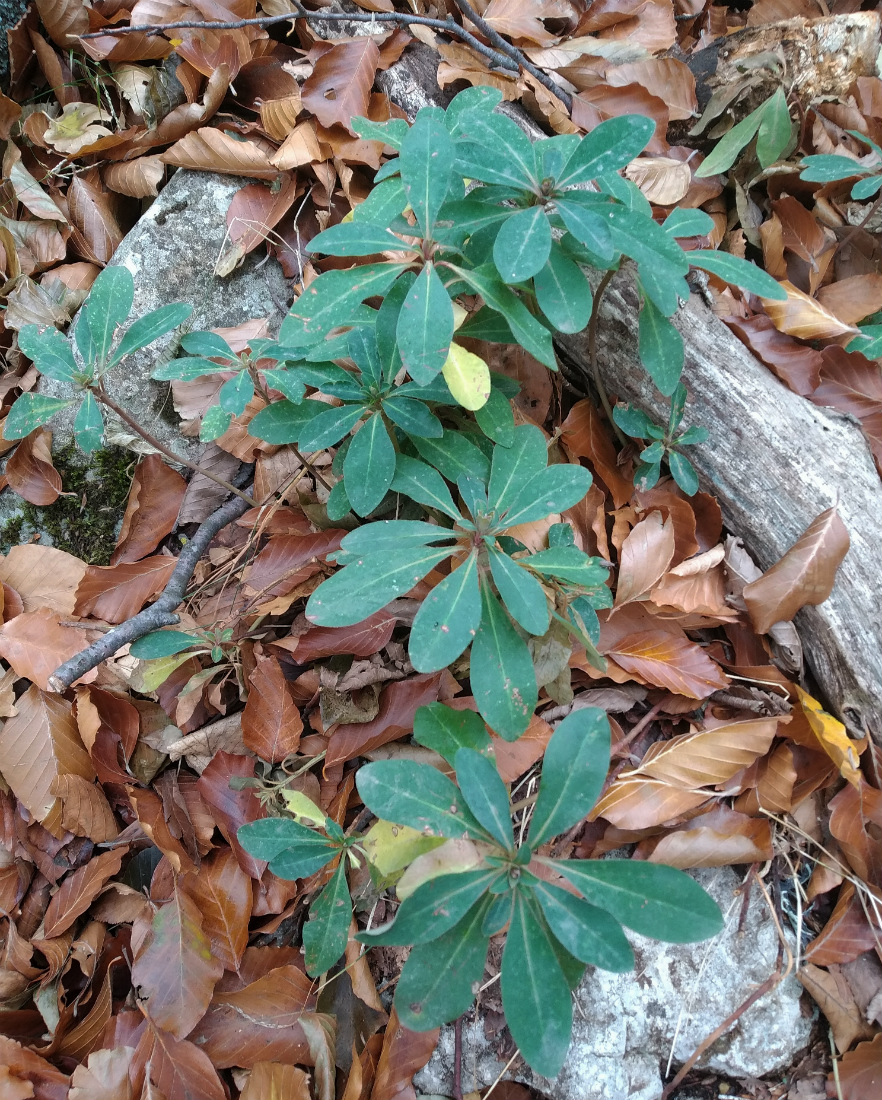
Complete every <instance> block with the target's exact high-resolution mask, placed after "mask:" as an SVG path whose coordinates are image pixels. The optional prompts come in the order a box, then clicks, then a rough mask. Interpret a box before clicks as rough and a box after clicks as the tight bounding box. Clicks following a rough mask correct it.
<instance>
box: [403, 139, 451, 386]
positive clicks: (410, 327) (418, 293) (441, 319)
mask: <svg viewBox="0 0 882 1100" xmlns="http://www.w3.org/2000/svg"><path fill="white" fill-rule="evenodd" d="M445 133H446V131H445ZM397 335H398V350H399V352H400V353H401V359H402V362H403V363H404V365H405V367H407V370H408V373H409V374H410V376H411V378H413V380H414V381H415V382H417V383H419V385H421V386H424V385H426V384H427V383H428V382H431V381H432V379H433V378H434V377H435V375H436V374H437V373H438V372H439V371H440V370H441V368H442V367H443V366H444V361H445V359H446V358H447V353H448V350H449V348H450V341H451V339H452V338H453V302H451V300H450V296H449V294H448V293H447V291H446V290H445V289H444V284H443V283H442V282H441V280H440V278H439V277H438V272H437V271H436V270H435V265H434V264H431V263H427V264H426V265H425V266H424V267H423V270H422V271H421V272H420V273H419V275H418V276H417V280H416V282H415V283H414V284H413V286H412V287H411V288H410V290H409V291H408V293H407V297H406V298H405V299H404V304H403V305H402V307H401V312H400V313H399V314H398V329H397Z"/></svg>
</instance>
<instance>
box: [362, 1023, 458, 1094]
mask: <svg viewBox="0 0 882 1100" xmlns="http://www.w3.org/2000/svg"><path fill="white" fill-rule="evenodd" d="M440 1034H441V1031H440V1028H433V1029H432V1030H431V1031H411V1030H410V1029H409V1028H406V1027H404V1026H403V1025H402V1023H401V1022H400V1021H399V1019H398V1013H397V1012H396V1011H395V1009H394V1008H393V1009H392V1014H391V1016H390V1017H389V1023H388V1025H387V1027H386V1032H385V1034H384V1036H383V1049H382V1051H381V1053H380V1061H379V1063H378V1065H377V1072H376V1077H375V1079H374V1087H373V1091H372V1092H371V1100H404V1098H405V1097H406V1096H407V1095H408V1093H411V1094H413V1076H414V1074H415V1073H417V1072H419V1070H421V1069H422V1068H423V1066H425V1065H426V1063H427V1062H428V1061H429V1059H430V1058H431V1057H432V1054H433V1053H434V1050H435V1047H436V1046H437V1043H438V1036H439V1035H440Z"/></svg>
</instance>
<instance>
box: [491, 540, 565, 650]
mask: <svg viewBox="0 0 882 1100" xmlns="http://www.w3.org/2000/svg"><path fill="white" fill-rule="evenodd" d="M487 549H488V553H489V558H490V572H491V574H492V576H493V583H494V584H495V585H496V588H497V590H498V592H499V595H500V596H501V597H502V602H503V603H504V604H505V606H506V607H507V608H508V613H509V614H510V615H511V617H512V618H513V619H514V621H515V622H516V623H517V624H518V625H519V626H521V627H523V629H524V630H526V631H527V633H528V634H535V635H536V636H537V637H541V636H542V635H543V634H544V633H545V632H546V631H547V630H548V624H549V622H550V613H549V610H548V600H547V599H546V596H545V590H544V589H543V587H542V585H541V584H540V583H539V581H537V580H536V578H535V577H533V576H531V575H530V573H528V572H527V570H526V569H523V568H521V566H520V565H518V564H517V562H514V561H512V559H511V558H510V557H509V556H508V555H507V554H503V553H502V552H501V551H500V550H496V549H494V548H493V547H489V546H488V548H487Z"/></svg>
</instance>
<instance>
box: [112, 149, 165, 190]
mask: <svg viewBox="0 0 882 1100" xmlns="http://www.w3.org/2000/svg"><path fill="white" fill-rule="evenodd" d="M164 175H165V165H164V164H163V163H162V161H161V160H160V159H159V157H157V156H147V157H137V158H136V159H135V160H125V161H120V162H118V163H117V164H106V165H105V166H104V168H103V169H102V172H101V177H102V179H103V180H104V182H105V184H106V185H107V186H108V187H109V188H110V190H111V191H118V192H119V193H120V194H121V195H128V196H129V198H132V199H148V198H152V197H153V196H155V195H158V194H159V185H160V183H162V178H163V176H164Z"/></svg>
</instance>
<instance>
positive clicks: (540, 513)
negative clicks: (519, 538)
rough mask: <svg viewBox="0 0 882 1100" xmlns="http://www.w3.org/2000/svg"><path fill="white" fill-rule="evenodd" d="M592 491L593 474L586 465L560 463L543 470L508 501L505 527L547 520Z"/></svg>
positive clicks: (570, 506)
mask: <svg viewBox="0 0 882 1100" xmlns="http://www.w3.org/2000/svg"><path fill="white" fill-rule="evenodd" d="M590 488H591V474H590V473H589V471H588V470H586V469H585V467H584V466H576V465H575V464H573V463H559V464H556V465H554V466H549V467H548V469H547V470H542V471H541V473H538V474H537V475H536V476H535V477H534V478H533V479H532V480H531V481H529V482H528V483H527V484H526V485H525V486H524V487H523V488H522V489H521V491H520V492H519V493H517V494H515V496H514V498H513V499H512V500H511V501H510V502H509V505H508V508H507V509H506V510H505V513H504V522H505V526H506V527H514V526H516V525H517V524H519V523H531V522H532V521H533V520H537V519H544V518H545V517H546V516H548V515H551V514H552V513H553V512H564V511H566V509H567V508H572V507H573V506H574V505H575V504H578V503H579V501H580V500H581V499H582V497H584V496H585V494H586V493H587V492H588V490H589V489H590Z"/></svg>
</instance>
